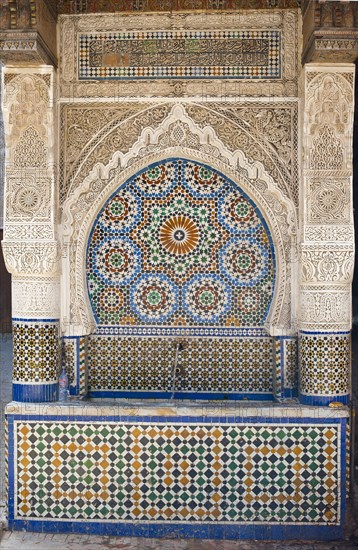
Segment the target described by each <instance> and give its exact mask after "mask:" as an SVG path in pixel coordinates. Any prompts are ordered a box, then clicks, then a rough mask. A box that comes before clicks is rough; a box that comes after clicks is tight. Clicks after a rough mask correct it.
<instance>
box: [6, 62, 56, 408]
mask: <svg viewBox="0 0 358 550" xmlns="http://www.w3.org/2000/svg"><path fill="white" fill-rule="evenodd" d="M3 78H4V83H3V84H4V86H3V90H4V93H3V113H4V126H5V145H6V161H5V220H4V240H3V242H2V247H3V252H4V258H5V263H6V267H7V269H8V271H9V272H10V273H11V274H12V296H13V298H12V300H13V302H12V315H13V342H14V366H13V367H14V368H13V399H14V400H16V401H29V402H31V401H53V400H55V399H56V394H57V379H58V367H59V349H60V347H59V317H60V311H59V303H60V301H59V273H58V256H59V253H58V243H57V240H56V234H55V228H56V216H55V213H56V201H55V155H54V115H53V89H54V86H53V80H54V70H53V69H52V68H50V67H36V68H29V67H26V68H23V69H20V68H16V69H15V68H11V67H6V68H5V69H4V76H3Z"/></svg>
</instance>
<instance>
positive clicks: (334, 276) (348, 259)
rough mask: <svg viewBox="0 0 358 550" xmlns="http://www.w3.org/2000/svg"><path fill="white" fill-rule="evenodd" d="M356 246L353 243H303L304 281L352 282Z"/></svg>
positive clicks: (302, 269)
mask: <svg viewBox="0 0 358 550" xmlns="http://www.w3.org/2000/svg"><path fill="white" fill-rule="evenodd" d="M353 268H354V247H353V245H352V244H341V245H338V244H328V243H327V244H325V245H324V246H322V245H321V246H319V245H318V244H317V243H314V244H313V243H312V244H309V243H304V244H302V245H301V281H302V283H324V282H327V283H329V282H342V283H350V282H352V277H353Z"/></svg>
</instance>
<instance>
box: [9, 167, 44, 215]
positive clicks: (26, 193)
mask: <svg viewBox="0 0 358 550" xmlns="http://www.w3.org/2000/svg"><path fill="white" fill-rule="evenodd" d="M7 186H8V187H7V193H6V205H7V206H6V208H7V211H6V217H7V220H8V221H19V220H31V221H34V222H36V221H47V220H49V218H50V208H51V203H50V193H51V180H50V178H46V177H41V176H38V175H35V174H26V173H23V172H22V173H19V174H17V175H14V173H13V172H12V173H11V175H9V176H8V178H7Z"/></svg>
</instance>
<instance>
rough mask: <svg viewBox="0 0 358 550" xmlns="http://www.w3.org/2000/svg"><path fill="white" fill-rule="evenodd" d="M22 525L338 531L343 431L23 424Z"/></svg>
mask: <svg viewBox="0 0 358 550" xmlns="http://www.w3.org/2000/svg"><path fill="white" fill-rule="evenodd" d="M15 434H16V447H17V448H16V452H17V472H16V476H15V487H14V494H15V517H17V518H19V519H39V518H41V519H42V520H44V521H46V520H57V519H60V520H61V519H67V520H71V521H83V520H91V521H100V520H112V521H113V520H118V521H129V522H132V521H148V522H151V523H154V522H165V523H167V522H178V521H182V520H185V521H186V523H189V522H192V523H196V524H200V523H201V522H209V523H211V522H213V523H217V522H227V523H231V522H238V521H241V522H251V523H252V522H254V523H255V522H260V523H262V522H264V523H271V524H273V523H285V524H297V523H299V524H311V525H313V524H314V525H328V524H330V525H332V524H337V523H339V519H340V518H339V506H340V499H339V484H340V479H339V466H338V465H339V461H340V448H339V428H338V426H336V425H327V424H325V425H316V426H312V425H304V424H301V425H300V424H299V423H295V424H294V425H287V424H282V425H278V426H273V425H270V424H265V423H261V424H259V423H258V424H253V425H249V426H247V425H246V424H235V423H233V424H220V423H214V424H213V423H205V422H203V423H199V424H198V423H197V422H193V423H180V422H178V423H169V424H160V423H158V424H157V423H151V422H145V423H140V422H139V423H134V424H133V423H130V424H129V423H126V422H123V423H120V424H115V423H106V422H103V421H102V422H94V421H90V420H88V419H87V420H86V421H85V423H81V422H72V423H69V422H61V421H57V422H56V421H55V422H54V421H45V420H44V421H25V422H24V421H15Z"/></svg>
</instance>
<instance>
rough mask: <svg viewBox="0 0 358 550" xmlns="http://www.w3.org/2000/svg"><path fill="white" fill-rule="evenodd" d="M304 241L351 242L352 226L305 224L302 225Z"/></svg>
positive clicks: (352, 238) (352, 236)
mask: <svg viewBox="0 0 358 550" xmlns="http://www.w3.org/2000/svg"><path fill="white" fill-rule="evenodd" d="M303 236H304V241H315V242H317V243H321V242H323V241H326V242H330V243H335V242H346V243H348V242H353V241H354V227H353V224H352V225H346V226H343V225H306V226H305V227H304V232H303Z"/></svg>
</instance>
